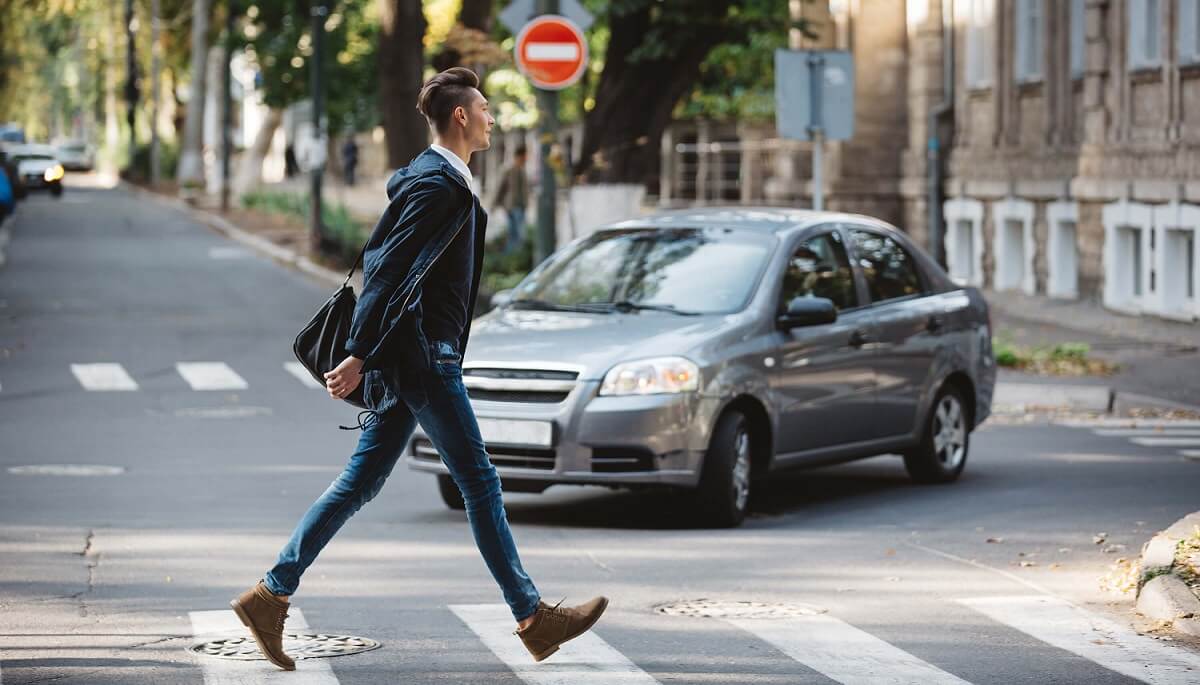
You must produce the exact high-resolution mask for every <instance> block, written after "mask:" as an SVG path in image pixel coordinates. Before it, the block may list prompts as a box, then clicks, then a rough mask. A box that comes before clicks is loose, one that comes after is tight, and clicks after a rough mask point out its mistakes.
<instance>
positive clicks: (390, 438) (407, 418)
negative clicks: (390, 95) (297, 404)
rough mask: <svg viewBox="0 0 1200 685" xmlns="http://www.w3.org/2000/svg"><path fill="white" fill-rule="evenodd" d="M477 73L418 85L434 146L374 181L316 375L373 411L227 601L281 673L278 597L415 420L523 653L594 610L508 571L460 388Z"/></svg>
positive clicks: (472, 273) (551, 646)
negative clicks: (324, 363) (378, 183)
mask: <svg viewBox="0 0 1200 685" xmlns="http://www.w3.org/2000/svg"><path fill="white" fill-rule="evenodd" d="M478 86H479V78H478V77H477V76H476V75H475V73H474V72H472V71H470V70H469V69H464V68H461V67H456V68H454V69H449V70H446V71H443V72H442V73H440V74H437V75H436V76H434V77H433V78H431V79H430V80H429V81H427V82H426V83H425V85H424V87H423V88H422V89H421V94H420V96H419V98H418V102H417V109H418V110H420V111H421V113H422V114H424V115H425V118H426V119H427V120H428V121H429V124H430V126H431V127H432V129H433V133H434V143H433V145H431V146H430V148H429V149H427V150H425V151H424V152H422V153H421V154H419V155H417V157H416V158H414V159H413V161H412V163H410V164H409V166H407V167H405V168H402V169H400V170H398V171H397V172H396V173H395V174H394V175H393V176H392V178H391V179H390V180H389V181H388V184H387V192H388V198H389V201H390V202H389V205H388V208H387V209H386V210H385V211H384V214H383V216H382V217H381V218H380V221H379V223H378V224H377V225H376V227H375V230H374V232H373V233H372V234H371V238H370V239H369V240H368V242H367V247H366V253H365V257H364V261H363V276H364V284H363V291H362V295H361V297H360V298H359V300H358V306H357V308H356V309H355V312H354V320H353V323H352V325H351V329H350V340H349V342H347V344H346V348H347V349H346V351H347V352H348V353H349V356H348V357H347V358H346V360H345V361H343V362H342V363H341V364H340V365H339V366H338V367H337V368H336V369H334V370H333V371H331V372H329V373H328V374H326V375H325V378H326V387H327V389H328V391H329V395H330V397H333V398H335V399H342V398H344V397H346V396H347V395H348V394H349V393H351V392H352V391H353V390H355V389H356V388H357V387H358V384H359V383H363V384H364V386H363V393H364V397H365V400H366V404H367V406H368V407H369V408H370V410H371V412H372V414H373V419H374V420H372V419H368V420H367V422H365V423H364V424H363V427H364V430H363V433H362V435H361V437H360V438H359V442H358V448H357V450H356V451H355V453H354V454H353V456H351V457H350V462H349V463H348V464H347V465H346V468H345V470H343V471H342V473H341V475H339V476H338V477H337V478H336V479H335V480H334V481H333V483H332V484H331V485H330V486H329V488H328V489H327V490H326V491H325V493H324V494H322V495H321V497H320V498H318V499H317V501H316V502H315V503H313V505H312V506H311V507H310V508H309V510H308V512H307V513H306V514H305V515H304V517H303V518H301V520H300V522H299V524H298V525H297V526H296V529H295V531H294V532H293V533H292V537H291V539H290V540H288V542H287V544H286V545H284V547H283V550H282V551H280V553H279V559H278V561H277V562H276V564H275V567H274V568H272V569H271V570H270V571H269V572H268V573H267V574H266V576H265V577H264V578H263V580H261V581H259V582H258V584H257V585H255V586H254V587H252V588H250V589H249V590H247V591H246V592H244V593H242V594H241V595H240V596H239V597H237V598H236V599H234V600H233V601H232V602H231V605H232V606H233V609H234V611H235V612H236V613H237V615H238V617H239V618H241V620H242V622H243V623H244V624H245V625H246V626H247V627H248V628H249V629H250V632H251V634H253V636H254V639H255V641H256V642H257V643H258V646H259V649H261V650H262V652H263V654H264V655H265V656H266V657H267V659H269V660H270V661H271V663H273V664H275V665H276V666H279V667H280V668H283V669H286V670H292V669H294V668H295V664H294V662H293V661H292V659H291V658H289V657H288V656H287V654H285V653H284V651H283V639H282V635H283V627H284V619H285V618H286V617H287V608H288V601H289V600H288V598H289V597H290V595H292V594H293V593H295V591H296V588H297V587H298V585H299V583H300V576H301V575H302V574H303V573H304V571H305V569H307V568H308V567H309V565H310V564H312V563H313V561H314V560H315V559H316V557H317V554H318V553H319V552H320V551H321V549H322V548H323V547H324V546H325V545H326V544H327V543H328V542H329V541H330V539H332V538H333V536H334V534H335V533H336V532H337V531H338V529H339V528H341V526H342V525H343V524H344V523H345V522H346V520H347V519H349V518H350V516H352V515H353V514H354V512H356V511H358V509H359V508H361V507H362V506H363V505H364V504H366V503H367V502H369V501H370V500H371V499H372V498H373V497H375V495H376V494H378V493H379V491H380V489H381V488H382V487H383V484H384V481H385V480H386V479H387V477H388V475H389V474H390V473H391V471H392V468H393V467H394V466H395V465H396V461H397V460H398V459H399V458H400V456H401V453H402V451H403V450H404V447H405V445H406V444H407V443H408V440H409V437H410V436H411V435H412V433H413V430H414V429H415V428H416V425H417V424H418V423H419V424H420V425H421V427H422V428H423V429H424V431H425V433H426V434H427V435H428V436H429V437H430V439H431V440H432V441H433V443H434V445H435V446H436V447H437V450H438V453H439V454H440V455H441V457H442V461H443V462H444V463H445V465H446V467H447V469H448V470H449V472H450V476H451V477H452V478H453V479H454V482H455V483H456V484H457V485H458V488H459V490H460V491H461V492H462V495H463V500H464V501H465V503H466V510H467V519H468V521H469V522H470V524H471V532H472V533H473V535H474V537H475V544H476V546H477V547H478V548H479V552H480V554H481V555H482V556H483V560H484V562H485V563H486V564H487V567H488V570H489V571H491V574H492V577H493V578H494V579H495V580H496V583H497V584H498V585H499V586H500V589H501V591H502V594H503V596H504V600H505V602H507V604H508V606H509V608H510V609H511V611H512V614H513V618H514V619H515V620H516V622H517V630H516V634H517V635H518V636H519V637H520V638H521V640H522V642H523V643H524V644H525V647H526V648H527V649H528V650H529V652H530V654H532V656H533V658H534V660H535V661H541V660H542V659H545V658H546V657H548V656H550V655H551V654H553V653H554V652H556V651H557V650H558V648H559V646H560V645H561V644H562V643H564V642H566V641H567V640H570V639H572V638H575V637H578V636H579V635H581V634H583V633H584V632H585V631H587V630H588V629H589V628H591V627H592V625H594V624H595V622H596V621H597V620H598V619H599V618H600V615H601V614H602V613H603V612H604V609H605V608H606V607H607V606H608V600H607V599H606V598H604V597H596V598H594V599H592V600H589V601H588V602H585V603H584V604H581V605H579V606H575V607H563V606H560V605H559V604H556V605H554V606H550V605H548V604H546V603H545V602H542V601H541V598H540V595H539V594H538V591H537V588H535V587H534V584H533V581H532V580H530V578H529V576H528V575H527V574H526V573H525V570H524V569H523V568H522V567H521V560H520V558H519V557H518V555H517V548H516V544H515V543H514V541H513V537H512V532H511V531H510V530H509V527H508V518H507V515H506V513H505V511H504V502H503V500H502V499H501V494H500V479H499V477H498V476H497V475H496V469H495V467H493V466H492V463H491V461H490V460H489V459H488V455H487V452H486V451H485V449H484V444H483V439H482V438H481V437H480V433H479V426H478V425H477V423H476V420H475V414H474V411H473V410H472V408H471V404H470V402H469V401H468V400H467V394H466V389H465V388H464V386H463V383H462V367H461V366H460V362H461V360H462V353H463V350H464V349H465V348H466V344H467V339H468V337H469V334H470V329H471V310H472V308H473V306H474V304H475V298H476V295H477V293H478V287H479V277H480V268H481V266H482V262H483V248H484V233H485V228H486V224H487V215H486V214H485V213H484V211H483V209H482V208H481V207H480V204H479V200H478V198H476V197H475V194H474V192H473V190H472V185H471V181H472V178H471V170H470V168H469V167H468V166H467V164H468V162H469V161H470V159H471V153H473V152H477V151H480V150H486V149H488V147H489V145H490V137H491V129H492V126H493V124H494V123H495V120H494V119H493V118H492V116H491V114H489V112H488V103H487V100H486V99H485V98H484V97H483V94H482V93H480V92H479V90H478Z"/></svg>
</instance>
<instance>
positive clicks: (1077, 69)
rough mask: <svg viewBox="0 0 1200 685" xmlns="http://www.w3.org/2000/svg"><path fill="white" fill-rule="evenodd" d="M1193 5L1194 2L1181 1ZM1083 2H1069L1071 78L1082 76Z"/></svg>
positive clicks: (1084, 33)
mask: <svg viewBox="0 0 1200 685" xmlns="http://www.w3.org/2000/svg"><path fill="white" fill-rule="evenodd" d="M1181 1H1182V2H1192V3H1195V2H1196V0H1181ZM1085 11H1086V9H1085V6H1084V0H1071V78H1080V77H1081V76H1083V66H1084V57H1085V54H1086V53H1085V52H1084V49H1085V47H1084V46H1086V45H1087V21H1086V17H1085V16H1084V13H1085Z"/></svg>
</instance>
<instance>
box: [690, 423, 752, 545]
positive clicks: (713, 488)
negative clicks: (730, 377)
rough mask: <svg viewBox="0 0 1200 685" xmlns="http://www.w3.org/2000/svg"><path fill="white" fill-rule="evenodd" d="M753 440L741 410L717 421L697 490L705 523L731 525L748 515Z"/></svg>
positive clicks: (719, 525)
mask: <svg viewBox="0 0 1200 685" xmlns="http://www.w3.org/2000/svg"><path fill="white" fill-rule="evenodd" d="M752 444H753V443H752V442H751V436H750V426H749V423H748V422H747V421H746V417H745V415H743V414H742V413H741V412H739V411H736V410H731V411H728V412H726V413H725V414H723V415H722V416H721V418H720V420H719V421H717V427H716V429H715V430H713V435H712V440H711V441H710V442H709V444H708V452H707V453H705V455H704V465H703V467H702V470H701V473H700V485H699V487H698V488H697V490H696V493H695V496H696V504H697V508H698V510H699V513H700V515H701V517H702V518H703V520H704V522H705V523H707V524H709V525H711V526H714V527H718V528H732V527H734V526H738V525H741V523H742V521H743V520H744V519H745V518H746V510H747V509H748V508H749V505H750V463H751V460H750V456H751V446H752Z"/></svg>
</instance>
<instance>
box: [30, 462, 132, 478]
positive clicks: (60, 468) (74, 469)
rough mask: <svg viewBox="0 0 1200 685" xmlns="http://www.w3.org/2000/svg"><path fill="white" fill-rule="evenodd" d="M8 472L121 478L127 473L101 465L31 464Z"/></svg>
mask: <svg viewBox="0 0 1200 685" xmlns="http://www.w3.org/2000/svg"><path fill="white" fill-rule="evenodd" d="M8 472H9V473H15V474H18V475H21V476H119V475H121V474H122V473H125V467H123V466H103V465H100V464H30V465H27V466H10V467H8Z"/></svg>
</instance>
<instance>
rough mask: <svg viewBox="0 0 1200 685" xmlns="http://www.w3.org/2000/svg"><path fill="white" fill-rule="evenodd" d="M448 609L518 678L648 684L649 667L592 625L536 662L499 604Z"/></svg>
mask: <svg viewBox="0 0 1200 685" xmlns="http://www.w3.org/2000/svg"><path fill="white" fill-rule="evenodd" d="M450 610H451V611H453V612H454V613H455V615H457V616H458V617H459V618H460V619H461V620H462V622H463V623H465V624H467V627H468V628H470V629H471V631H472V632H474V633H475V634H476V635H477V636H479V639H480V640H482V641H483V644H484V645H486V646H487V648H488V649H490V650H492V653H493V654H495V655H496V657H497V658H499V659H500V660H501V661H503V662H504V663H505V665H507V666H508V667H509V668H510V669H512V672H513V673H514V674H516V676H517V677H518V678H520V679H521V680H523V681H525V682H526V683H530V684H531V685H649V684H652V683H657V682H658V681H657V680H655V679H654V678H653V677H651V676H650V674H649V673H646V672H645V671H643V670H642V669H640V668H638V667H637V666H636V665H635V664H634V663H633V662H632V661H630V660H629V659H628V658H626V657H625V655H623V654H621V653H620V652H618V651H617V650H615V649H613V648H612V647H611V646H609V644H608V643H607V642H605V641H604V640H602V639H600V636H598V635H596V633H595V632H593V631H588V632H586V633H584V634H583V635H580V636H579V637H577V638H575V639H574V640H571V641H570V642H568V643H566V644H564V645H563V646H562V648H560V649H559V650H558V652H557V653H556V654H555V655H554V656H552V657H550V658H549V659H548V660H547V661H543V662H541V663H536V662H534V661H533V659H532V658H531V657H530V656H529V652H528V651H526V649H525V647H524V645H522V644H521V640H520V638H518V637H517V636H515V635H513V634H512V632H513V628H514V623H513V617H512V613H511V612H510V611H509V609H508V607H507V606H505V605H503V604H454V605H451V606H450Z"/></svg>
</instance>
